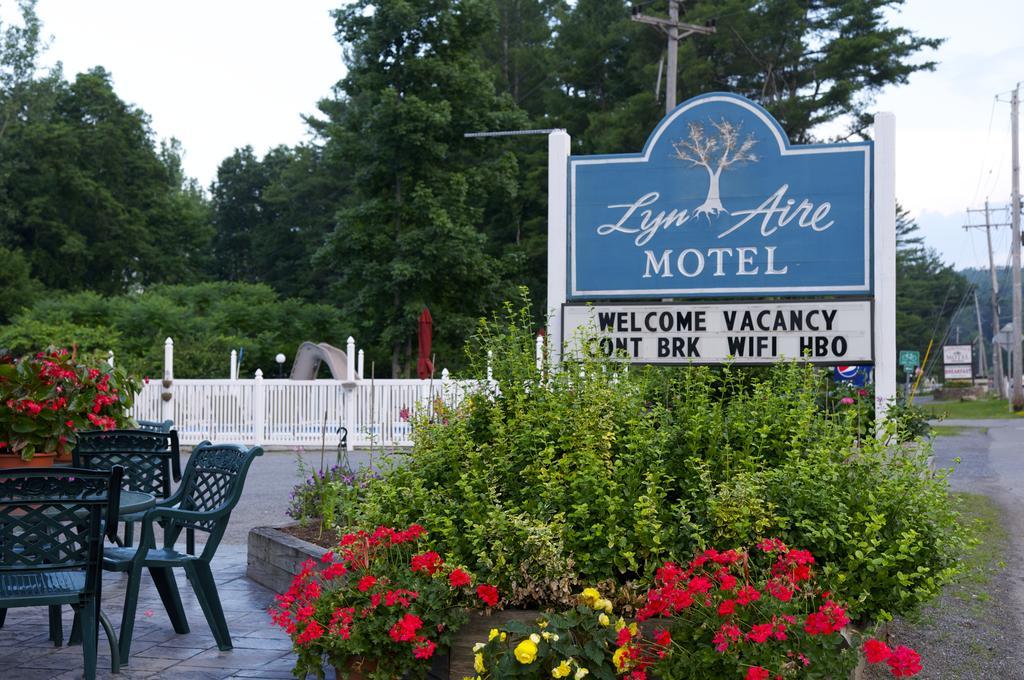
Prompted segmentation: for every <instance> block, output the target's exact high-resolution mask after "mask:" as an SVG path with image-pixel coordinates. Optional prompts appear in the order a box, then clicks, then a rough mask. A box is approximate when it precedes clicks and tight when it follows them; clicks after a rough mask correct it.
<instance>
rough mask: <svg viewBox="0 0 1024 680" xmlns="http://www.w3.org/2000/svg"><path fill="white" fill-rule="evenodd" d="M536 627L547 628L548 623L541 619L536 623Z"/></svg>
mask: <svg viewBox="0 0 1024 680" xmlns="http://www.w3.org/2000/svg"><path fill="white" fill-rule="evenodd" d="M537 627H538V628H540V629H544V628H547V627H548V622H547V621H545V620H544V619H541V620H540V621H538V622H537Z"/></svg>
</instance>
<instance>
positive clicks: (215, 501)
mask: <svg viewBox="0 0 1024 680" xmlns="http://www.w3.org/2000/svg"><path fill="white" fill-rule="evenodd" d="M261 455H263V449H262V448H260V447H259V446H254V447H253V448H251V449H246V448H245V447H244V446H240V445H238V444H211V443H210V442H203V443H202V444H199V445H198V446H196V448H194V449H193V450H192V455H191V456H189V460H188V465H187V466H185V474H184V475H183V476H182V480H181V486H180V487H179V488H178V491H176V492H175V494H174V500H176V501H177V503H178V508H180V509H181V510H190V511H193V512H201V513H209V514H210V515H211V517H210V518H209V519H198V520H195V521H185V520H180V519H174V520H173V521H172V524H173V525H174V526H173V528H170V527H168V528H166V529H165V534H164V536H165V541H166V540H167V539H170V540H171V545H173V540H174V537H176V536H177V535H178V533H180V531H181V530H182V529H189V528H191V529H196V530H199V531H205V532H207V533H209V534H211V540H213V541H214V542H217V541H219V540H220V537H221V535H222V534H223V532H224V528H225V527H226V526H227V522H228V519H229V516H230V511H231V510H232V509H233V508H234V507H235V505H236V504H237V503H238V499H239V498H241V496H242V487H243V485H244V484H245V477H246V474H248V472H249V466H250V465H251V464H252V461H253V460H254V459H255V458H256V456H261ZM214 515H215V516H214Z"/></svg>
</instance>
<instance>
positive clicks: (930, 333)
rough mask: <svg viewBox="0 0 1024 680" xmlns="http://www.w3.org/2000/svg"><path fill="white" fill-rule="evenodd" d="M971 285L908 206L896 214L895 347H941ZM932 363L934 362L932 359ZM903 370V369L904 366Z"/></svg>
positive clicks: (913, 348)
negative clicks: (928, 240)
mask: <svg viewBox="0 0 1024 680" xmlns="http://www.w3.org/2000/svg"><path fill="white" fill-rule="evenodd" d="M970 288H971V285H970V283H969V282H968V281H967V279H966V278H965V277H964V276H963V275H961V274H959V273H957V272H956V271H955V270H954V269H953V268H952V267H950V266H949V265H947V264H945V263H944V262H943V261H942V259H941V258H940V257H939V255H938V253H936V252H935V250H933V249H931V248H928V247H927V246H926V245H925V244H924V239H923V238H922V236H921V233H920V227H919V226H918V224H917V222H916V221H914V220H913V219H912V218H911V217H910V215H909V213H908V212H907V211H906V210H903V209H902V208H900V209H899V210H898V211H897V215H896V347H897V349H901V350H902V349H906V350H917V351H919V352H921V357H922V359H923V358H924V353H925V350H926V349H927V347H928V343H929V342H931V341H934V343H935V345H936V346H935V347H933V348H932V353H933V356H934V353H935V352H936V351H937V350H938V349H940V348H939V347H938V345H941V343H942V340H943V338H944V337H945V336H946V332H947V330H948V329H949V326H950V323H951V322H952V320H953V318H954V316H955V315H956V313H957V312H958V311H959V310H960V305H961V303H962V302H963V301H964V300H966V299H967V297H966V296H967V295H968V293H969V291H970ZM929 365H937V364H933V361H932V360H929ZM901 370H902V369H901Z"/></svg>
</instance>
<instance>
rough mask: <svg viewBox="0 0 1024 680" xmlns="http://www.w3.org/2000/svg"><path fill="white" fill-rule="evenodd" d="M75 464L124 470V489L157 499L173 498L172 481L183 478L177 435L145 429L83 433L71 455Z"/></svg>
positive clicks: (171, 432)
mask: <svg viewBox="0 0 1024 680" xmlns="http://www.w3.org/2000/svg"><path fill="white" fill-rule="evenodd" d="M71 460H72V465H74V466H75V467H82V468H90V469H93V470H109V469H111V468H112V467H114V466H115V465H122V466H124V469H125V474H124V480H123V488H124V489H125V490H127V491H144V492H146V493H151V494H153V495H154V496H156V497H157V498H167V497H168V496H170V495H171V482H172V480H173V481H175V482H176V481H179V480H180V479H181V452H180V450H179V447H178V433H177V432H176V431H174V430H171V431H170V432H151V431H145V430H94V431H89V432H80V433H79V434H78V441H77V443H76V444H75V449H74V451H73V452H72V454H71Z"/></svg>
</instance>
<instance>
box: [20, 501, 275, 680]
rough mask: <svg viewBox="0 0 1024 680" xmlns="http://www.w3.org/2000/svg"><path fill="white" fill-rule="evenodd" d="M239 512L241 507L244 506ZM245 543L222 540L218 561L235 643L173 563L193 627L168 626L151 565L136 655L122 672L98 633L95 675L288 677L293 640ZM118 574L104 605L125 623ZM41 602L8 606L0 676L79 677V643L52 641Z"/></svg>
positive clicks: (107, 585) (213, 679)
mask: <svg viewBox="0 0 1024 680" xmlns="http://www.w3.org/2000/svg"><path fill="white" fill-rule="evenodd" d="M239 514H240V513H239ZM245 559H246V556H245V546H242V545H221V546H220V550H218V552H217V556H216V557H215V558H214V561H213V570H214V577H215V578H216V580H217V586H218V591H219V592H220V598H221V603H222V604H223V606H224V614H225V617H226V618H227V621H228V626H229V628H230V630H231V639H232V642H233V643H234V649H233V650H232V651H229V652H221V651H220V650H219V649H217V645H216V644H215V643H214V641H213V636H212V635H211V634H210V628H209V626H208V625H207V624H206V618H205V617H204V616H203V612H202V610H201V609H200V608H199V603H198V601H197V600H196V598H195V594H194V593H193V592H192V588H191V586H189V584H188V582H187V581H186V580H185V576H184V572H182V571H181V570H176V571H177V573H176V576H177V579H178V589H179V590H180V592H181V597H182V602H183V604H184V605H185V613H186V614H187V616H188V623H189V626H190V628H191V632H190V633H188V634H186V635H178V634H176V633H175V632H174V629H173V628H172V627H171V623H170V621H169V620H168V619H167V613H166V612H165V611H164V608H163V604H161V602H160V596H159V595H158V594H157V591H156V588H155V587H154V586H153V581H152V580H151V579H150V578H149V574H148V573H147V572H143V579H142V581H143V582H142V589H141V591H140V593H139V610H138V611H139V614H138V618H137V620H136V623H135V634H134V635H133V636H132V656H131V662H130V663H129V665H128V666H125V667H122V669H121V672H120V673H119V674H117V675H113V674H111V673H110V648H109V646H108V645H107V641H106V636H105V635H103V633H102V632H101V633H100V639H99V648H98V651H99V663H98V664H97V677H99V678H116V679H121V680H138V679H141V678H175V679H177V678H181V679H183V680H184V679H189V680H190V679H192V678H195V679H196V680H221V679H222V678H291V677H292V674H291V668H292V666H293V664H294V659H293V657H292V655H291V652H290V649H291V643H290V641H289V640H288V637H287V636H286V635H284V633H283V632H281V631H280V630H278V629H276V628H274V627H273V625H272V624H271V622H270V618H269V617H268V616H267V613H266V611H267V607H268V606H269V605H270V603H271V601H272V600H273V593H272V592H271V591H269V590H267V589H266V588H264V587H262V586H260V585H258V584H256V583H253V582H252V581H250V580H249V579H247V578H245ZM126 582H127V578H126V577H124V576H122V575H121V574H111V573H105V574H104V580H103V588H104V590H103V611H104V612H105V613H106V614H107V616H108V617H109V618H110V620H111V622H112V623H113V624H114V629H115V630H117V629H119V628H120V624H121V620H120V619H121V604H122V603H123V602H124V584H125V583H126ZM71 618H72V617H71V610H70V608H69V607H65V608H64V638H65V642H66V641H67V636H68V634H69V633H70V632H71ZM48 630H49V629H48V626H47V610H46V608H44V607H31V608H30V607H26V608H24V609H11V610H9V611H8V612H7V621H6V623H5V625H4V627H3V628H0V678H3V679H4V680H51V679H58V680H72V679H77V678H81V677H82V648H81V646H74V647H68V646H66V645H65V646H63V647H54V646H53V643H52V642H50V641H49V639H48V638H49V634H48Z"/></svg>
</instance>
